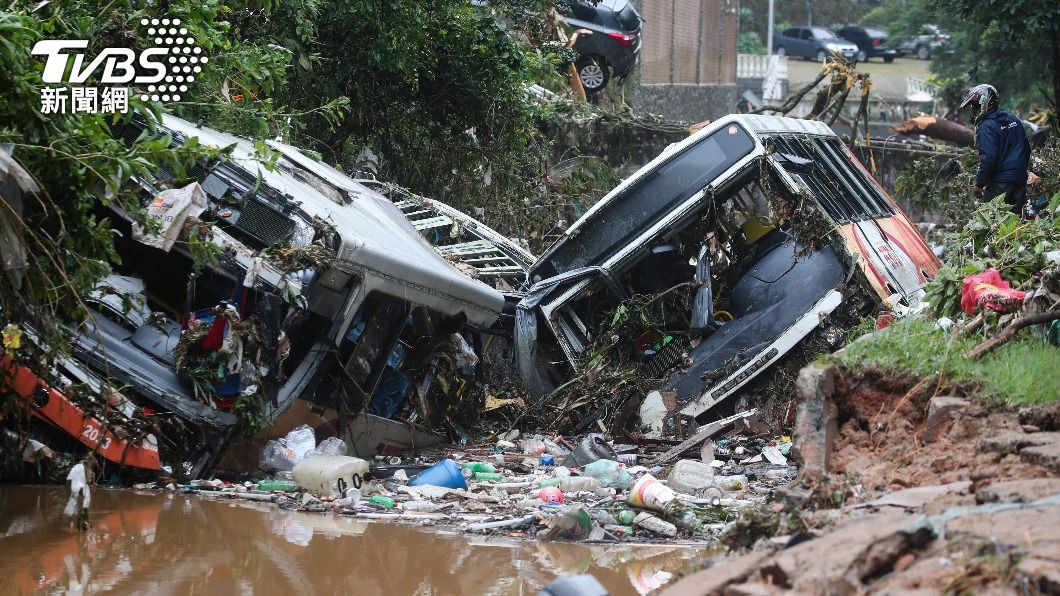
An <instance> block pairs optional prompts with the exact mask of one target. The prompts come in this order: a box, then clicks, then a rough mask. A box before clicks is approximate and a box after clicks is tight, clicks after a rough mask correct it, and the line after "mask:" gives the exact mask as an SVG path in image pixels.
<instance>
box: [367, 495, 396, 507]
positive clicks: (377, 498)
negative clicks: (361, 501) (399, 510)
mask: <svg viewBox="0 0 1060 596" xmlns="http://www.w3.org/2000/svg"><path fill="white" fill-rule="evenodd" d="M368 504H369V505H371V506H373V507H376V508H378V509H393V508H394V499H391V498H390V497H384V496H383V495H372V497H371V498H370V499H368Z"/></svg>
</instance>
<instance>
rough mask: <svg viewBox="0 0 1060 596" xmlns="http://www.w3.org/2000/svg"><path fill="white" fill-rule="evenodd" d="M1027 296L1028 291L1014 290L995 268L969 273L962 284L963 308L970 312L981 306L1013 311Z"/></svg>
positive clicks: (995, 309)
mask: <svg viewBox="0 0 1060 596" xmlns="http://www.w3.org/2000/svg"><path fill="white" fill-rule="evenodd" d="M1026 297H1027V293H1026V292H1021V291H1019V290H1013V289H1012V286H1011V285H1009V283H1008V282H1007V281H1005V280H1004V279H1002V278H1001V273H1000V272H998V270H997V269H993V268H991V269H987V270H986V271H984V272H982V273H980V274H978V275H969V276H968V277H966V278H964V283H963V284H962V285H961V309H962V310H964V312H966V313H968V314H972V313H973V312H975V310H976V309H979V308H989V309H990V310H994V311H997V312H1011V311H1013V310H1015V309H1016V308H1019V307H1020V305H1022V304H1023V301H1024V300H1025V299H1026Z"/></svg>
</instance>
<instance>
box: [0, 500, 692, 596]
mask: <svg viewBox="0 0 1060 596" xmlns="http://www.w3.org/2000/svg"><path fill="white" fill-rule="evenodd" d="M64 505H65V499H64V497H63V491H62V488H60V487H40V486H7V487H0V594H5V595H6V594H26V593H91V592H102V591H105V590H107V591H114V592H117V593H151V594H226V595H237V594H281V593H288V594H289V593H294V594H302V595H314V594H415V595H423V596H426V595H435V594H439V595H440V594H496V595H515V594H520V595H522V594H529V595H532V594H536V593H537V591H538V590H540V589H541V588H543V587H544V586H545V585H546V584H548V582H550V581H552V580H553V579H555V578H556V577H557V576H560V575H573V574H578V573H591V574H592V575H594V576H595V577H596V578H597V579H598V580H599V581H600V582H601V583H602V584H604V586H605V587H606V588H607V589H608V590H609V591H610V592H611V594H614V595H621V594H637V593H646V592H648V591H650V590H652V589H654V588H657V587H659V586H661V585H663V584H665V583H667V582H668V581H670V580H671V579H672V578H674V577H676V576H677V575H678V574H680V573H682V572H687V571H691V570H692V566H693V564H694V561H695V560H696V559H697V558H699V557H701V556H702V555H704V554H705V551H704V550H703V549H700V548H688V547H660V546H626V545H614V546H597V545H594V546H589V545H582V544H561V543H539V542H536V541H513V540H510V539H505V538H499V537H485V536H483V537H469V536H462V535H453V534H446V533H439V532H437V531H432V530H430V529H426V528H418V527H412V526H405V525H398V524H393V523H386V522H368V521H364V520H358V519H355V518H352V517H349V516H342V515H332V514H320V513H304V512H290V511H282V510H280V509H278V508H276V507H275V506H274V505H271V504H266V503H250V502H246V501H214V500H208V499H203V498H199V497H190V496H183V495H176V494H156V493H137V492H132V491H127V490H108V489H97V490H94V491H93V493H92V508H91V514H90V520H91V523H92V529H91V530H89V531H88V532H84V533H81V532H77V531H75V530H73V529H72V526H71V522H70V519H69V518H65V517H63V515H62V510H63V506H64Z"/></svg>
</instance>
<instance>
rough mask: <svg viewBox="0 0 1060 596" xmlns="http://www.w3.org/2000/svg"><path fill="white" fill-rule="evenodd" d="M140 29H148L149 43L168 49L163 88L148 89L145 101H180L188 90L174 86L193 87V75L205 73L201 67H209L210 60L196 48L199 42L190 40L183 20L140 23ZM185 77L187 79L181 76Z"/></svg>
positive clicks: (144, 20)
mask: <svg viewBox="0 0 1060 596" xmlns="http://www.w3.org/2000/svg"><path fill="white" fill-rule="evenodd" d="M140 25H141V26H143V27H146V28H147V29H146V32H147V35H148V38H149V39H152V40H153V41H154V45H155V46H156V47H163V48H165V49H166V50H167V51H168V53H169V56H167V57H166V61H165V62H166V64H165V66H166V73H165V75H164V76H163V81H162V84H159V85H148V87H147V93H144V94H141V95H140V99H141V100H143V101H149V100H150V101H160V100H161V101H180V97H181V96H180V94H181V93H186V92H187V91H188V86H187V85H184V84H181V85H177V84H174V83H185V82H187V83H192V82H194V81H195V77H194V76H192V75H191V73H192V72H195V73H199V72H202V68H201V67H200V66H198V65H199V64H206V62H207V60H208V58H207V57H206V56H203V55H202V53H203V51H202V48H200V47H199V46H196V45H195V38H194V37H190V36H189V35H188V34H189V32H188V29H187V28H186V27H181V26H180V19H140ZM189 63H190V64H192V65H195V66H194V68H193V67H192V66H189ZM182 72H183V73H184V74H183V75H182V74H180V73H182Z"/></svg>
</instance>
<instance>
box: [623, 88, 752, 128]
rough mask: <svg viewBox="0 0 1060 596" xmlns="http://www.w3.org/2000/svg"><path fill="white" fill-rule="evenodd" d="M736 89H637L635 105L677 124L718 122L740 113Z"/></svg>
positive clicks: (634, 90) (635, 89)
mask: <svg viewBox="0 0 1060 596" xmlns="http://www.w3.org/2000/svg"><path fill="white" fill-rule="evenodd" d="M737 101H739V93H738V91H737V86H736V85H635V86H634V89H633V105H635V106H637V107H638V108H640V109H642V110H647V111H649V112H652V113H655V114H661V115H663V116H665V117H667V118H670V119H673V120H684V121H686V122H699V121H700V120H714V119H716V118H720V117H721V116H724V115H726V114H731V113H733V112H735V111H736V102H737Z"/></svg>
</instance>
